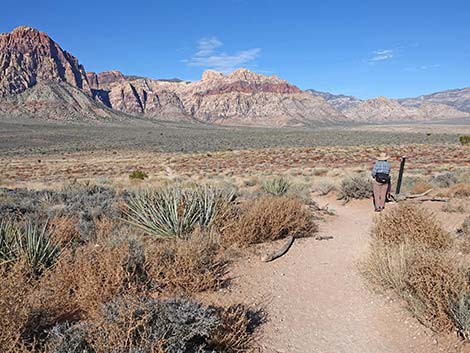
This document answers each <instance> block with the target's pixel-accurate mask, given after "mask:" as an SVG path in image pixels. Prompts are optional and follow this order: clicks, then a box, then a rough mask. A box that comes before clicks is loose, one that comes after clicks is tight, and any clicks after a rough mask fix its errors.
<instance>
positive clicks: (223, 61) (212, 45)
mask: <svg viewBox="0 0 470 353" xmlns="http://www.w3.org/2000/svg"><path fill="white" fill-rule="evenodd" d="M222 46H223V43H222V42H221V41H220V40H218V39H217V38H216V37H206V38H201V39H200V40H199V41H198V43H197V49H198V51H197V52H196V53H195V54H194V55H193V56H192V57H191V58H189V59H186V60H183V62H185V63H186V64H187V65H188V66H196V67H203V68H205V69H213V70H217V71H221V72H223V73H228V72H230V71H233V70H234V69H236V68H237V67H240V66H243V65H247V64H249V63H251V62H252V61H254V60H255V59H257V58H258V57H259V56H260V54H261V49H260V48H253V49H246V50H241V51H238V52H236V53H234V54H227V53H225V52H220V51H218V50H217V49H219V48H220V47H222Z"/></svg>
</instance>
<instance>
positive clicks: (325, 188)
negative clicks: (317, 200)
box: [313, 181, 336, 196]
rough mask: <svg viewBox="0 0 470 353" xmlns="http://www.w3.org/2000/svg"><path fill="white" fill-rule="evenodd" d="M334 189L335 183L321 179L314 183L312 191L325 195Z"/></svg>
mask: <svg viewBox="0 0 470 353" xmlns="http://www.w3.org/2000/svg"><path fill="white" fill-rule="evenodd" d="M334 190H336V186H335V184H333V183H331V182H328V181H321V182H319V183H317V184H315V185H314V188H313V191H315V192H316V193H317V194H319V195H321V196H326V195H328V194H329V193H330V192H332V191H334Z"/></svg>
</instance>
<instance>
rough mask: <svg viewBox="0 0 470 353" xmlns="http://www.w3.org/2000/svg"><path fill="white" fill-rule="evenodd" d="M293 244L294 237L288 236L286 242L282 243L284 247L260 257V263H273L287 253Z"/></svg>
mask: <svg viewBox="0 0 470 353" xmlns="http://www.w3.org/2000/svg"><path fill="white" fill-rule="evenodd" d="M293 242H294V236H293V235H290V236H288V237H287V241H286V242H285V243H284V245H283V246H282V247H281V248H280V249H279V250H277V251H274V252H272V253H270V254H267V255H264V256H262V257H261V261H263V262H270V261H273V260H275V259H277V258H279V257H281V256H282V255H284V254H285V253H286V252H287V251H289V249H290V247H291V246H292V243H293Z"/></svg>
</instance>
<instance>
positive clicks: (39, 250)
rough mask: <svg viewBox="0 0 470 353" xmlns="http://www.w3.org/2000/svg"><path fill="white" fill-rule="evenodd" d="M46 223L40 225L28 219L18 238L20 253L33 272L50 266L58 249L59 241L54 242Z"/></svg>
mask: <svg viewBox="0 0 470 353" xmlns="http://www.w3.org/2000/svg"><path fill="white" fill-rule="evenodd" d="M47 225H48V223H47V222H46V223H45V224H44V226H42V227H40V226H39V225H38V224H37V223H36V222H32V221H29V222H27V223H26V225H25V227H24V232H23V236H21V237H20V238H19V242H20V249H21V251H22V255H23V256H24V257H25V259H26V260H27V263H28V265H29V267H30V269H31V271H32V272H34V273H37V272H38V271H40V270H41V269H43V268H47V267H49V266H51V265H52V264H53V262H54V260H55V258H56V257H57V255H58V254H59V251H60V248H59V243H57V242H54V240H53V239H52V237H51V236H50V234H49V232H48V231H47Z"/></svg>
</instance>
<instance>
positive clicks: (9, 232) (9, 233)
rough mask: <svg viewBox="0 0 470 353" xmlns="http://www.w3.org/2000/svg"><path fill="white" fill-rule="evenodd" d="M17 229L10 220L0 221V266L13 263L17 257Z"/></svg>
mask: <svg viewBox="0 0 470 353" xmlns="http://www.w3.org/2000/svg"><path fill="white" fill-rule="evenodd" d="M19 237H20V229H19V227H18V226H17V225H16V224H15V223H13V222H12V221H11V220H6V219H2V220H1V221H0V264H5V263H8V262H11V261H14V260H15V259H16V258H17V257H18V253H19V249H18V239H19Z"/></svg>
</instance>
